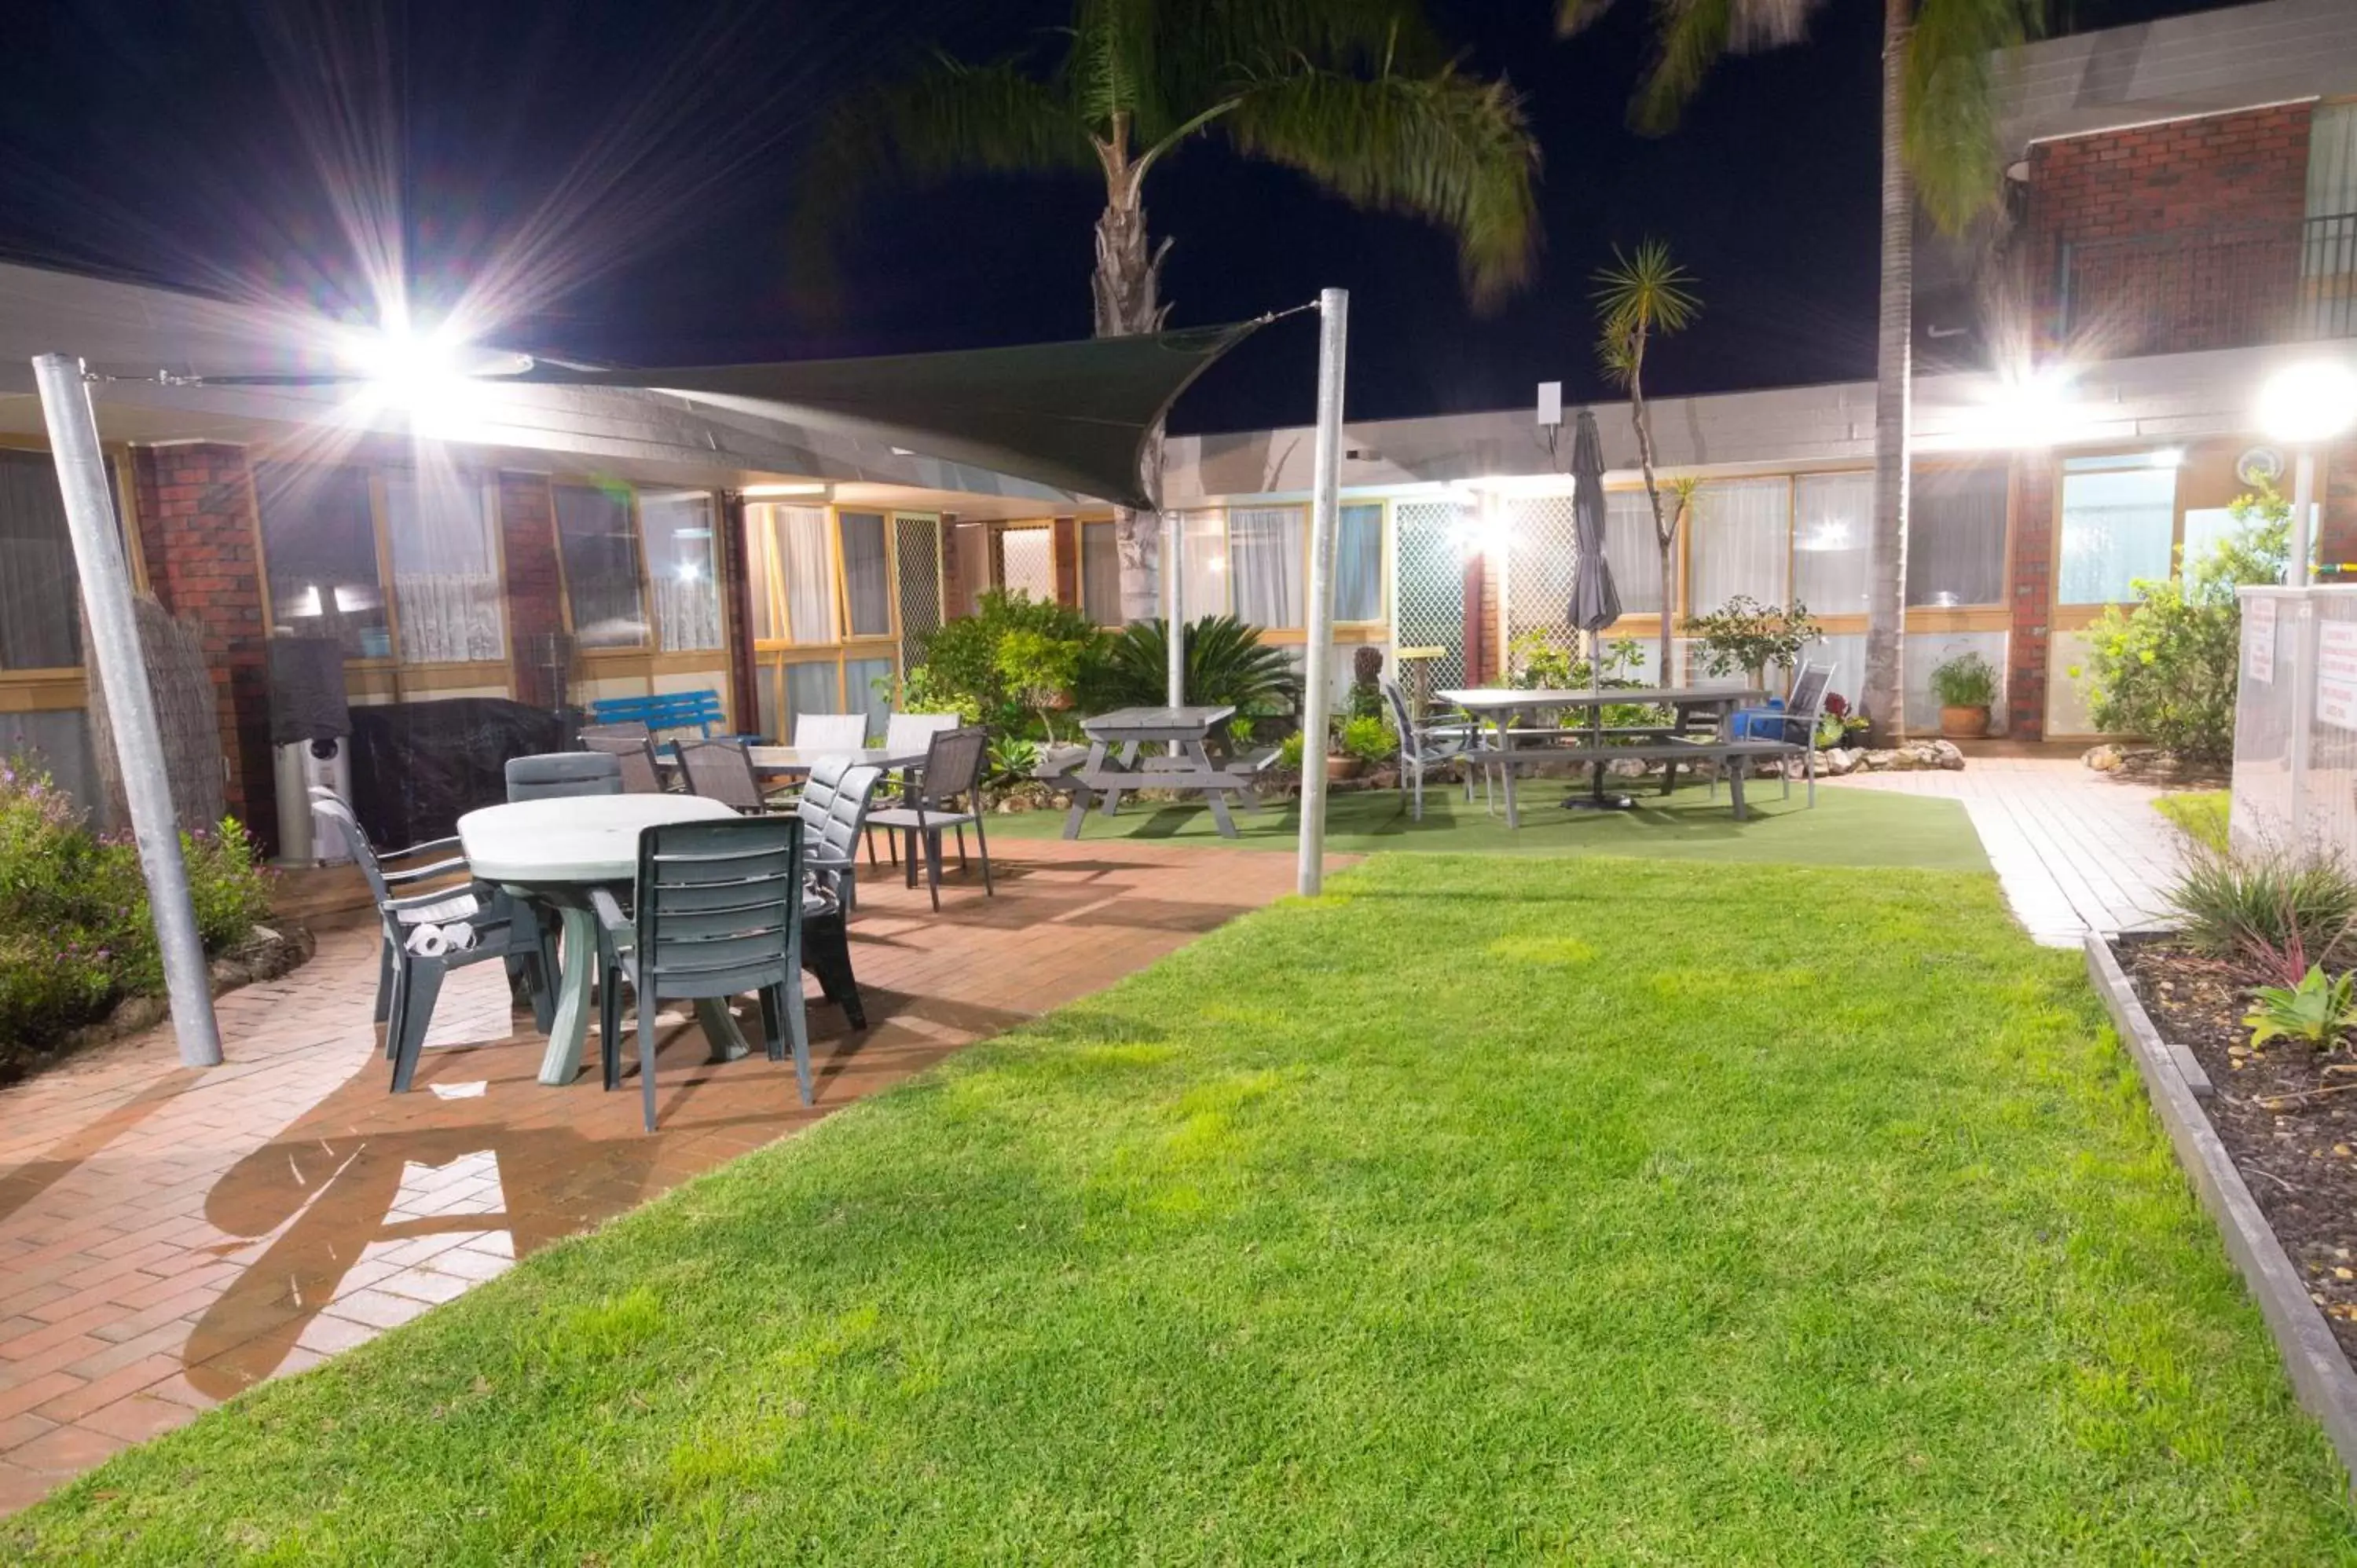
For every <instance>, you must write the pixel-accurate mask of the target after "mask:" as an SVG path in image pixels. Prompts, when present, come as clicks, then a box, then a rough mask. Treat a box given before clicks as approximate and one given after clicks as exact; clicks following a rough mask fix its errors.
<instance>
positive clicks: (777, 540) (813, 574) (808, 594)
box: [745, 506, 834, 642]
mask: <svg viewBox="0 0 2357 1568" xmlns="http://www.w3.org/2000/svg"><path fill="white" fill-rule="evenodd" d="M745 511H746V521H747V523H748V526H749V532H751V535H752V538H753V540H754V542H755V544H756V546H757V547H758V548H759V550H760V552H761V554H762V561H761V577H762V579H763V581H764V582H765V583H766V584H768V585H769V586H768V587H767V588H766V589H765V590H764V591H762V592H759V593H757V594H755V595H754V596H753V621H754V628H753V635H754V636H755V638H757V639H760V640H763V641H770V642H833V641H834V560H833V559H832V557H830V556H829V554H828V553H827V547H826V509H825V508H824V507H816V506H767V507H761V506H756V507H748V508H746V509H745ZM780 608H782V609H783V611H784V616H783V618H782V619H780V616H779V611H780Z"/></svg>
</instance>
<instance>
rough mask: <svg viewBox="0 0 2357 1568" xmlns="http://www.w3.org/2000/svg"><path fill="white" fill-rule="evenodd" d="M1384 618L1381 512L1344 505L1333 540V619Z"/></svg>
mask: <svg viewBox="0 0 2357 1568" xmlns="http://www.w3.org/2000/svg"><path fill="white" fill-rule="evenodd" d="M1334 618H1335V619H1336V620H1337V621H1371V620H1381V619H1382V618H1383V508H1382V507H1381V506H1380V505H1373V506H1346V507H1344V508H1343V509H1342V515H1341V518H1340V521H1339V524H1338V527H1337V532H1336V534H1335V539H1334Z"/></svg>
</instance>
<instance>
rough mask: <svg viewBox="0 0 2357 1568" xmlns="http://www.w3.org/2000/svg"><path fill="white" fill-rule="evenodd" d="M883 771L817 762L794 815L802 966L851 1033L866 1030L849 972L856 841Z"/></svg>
mask: <svg viewBox="0 0 2357 1568" xmlns="http://www.w3.org/2000/svg"><path fill="white" fill-rule="evenodd" d="M883 772H884V770H883V769H882V768H871V767H868V766H866V765H865V764H862V763H854V762H853V761H852V760H851V759H850V758H848V757H823V758H821V759H820V761H819V763H818V764H817V766H815V767H813V768H812V769H811V775H810V783H809V785H808V786H807V787H806V788H805V789H803V790H802V802H801V804H800V805H798V806H797V807H796V808H795V814H796V815H797V816H798V817H800V818H801V820H802V865H803V866H804V867H805V868H806V869H805V874H804V876H803V883H804V888H803V894H804V897H803V907H802V966H803V967H804V968H806V969H808V970H809V971H810V972H811V973H813V974H814V975H816V976H817V977H818V983H819V987H820V989H821V990H823V991H824V992H825V993H826V996H827V1000H828V1001H830V1002H834V1003H835V1004H838V1005H840V1006H841V1007H842V1008H843V1016H844V1019H845V1022H846V1023H848V1024H849V1025H850V1026H852V1027H853V1028H855V1029H864V1028H866V1027H867V1014H866V1008H865V1007H864V1006H863V1005H862V1004H861V1003H860V999H859V981H858V978H857V976H856V975H855V974H853V972H852V969H851V934H850V931H849V929H848V927H849V923H850V920H851V917H852V916H853V915H854V914H856V913H857V911H858V908H859V860H858V849H859V837H860V832H861V829H862V828H863V827H864V826H865V824H866V817H867V812H868V808H869V806H870V805H871V803H872V802H873V801H874V800H875V798H876V783H877V779H881V778H882V777H883Z"/></svg>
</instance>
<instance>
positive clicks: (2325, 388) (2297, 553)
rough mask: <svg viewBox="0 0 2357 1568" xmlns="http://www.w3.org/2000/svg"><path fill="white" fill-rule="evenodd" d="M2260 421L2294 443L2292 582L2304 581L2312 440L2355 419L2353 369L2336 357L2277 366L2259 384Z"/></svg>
mask: <svg viewBox="0 0 2357 1568" xmlns="http://www.w3.org/2000/svg"><path fill="white" fill-rule="evenodd" d="M2258 412H2259V427H2260V428H2261V429H2262V430H2265V431H2266V434H2267V435H2268V436H2269V437H2270V438H2271V439H2273V440H2276V441H2280V442H2282V443H2283V444H2284V445H2285V446H2290V447H2292V448H2294V451H2295V457H2294V461H2293V466H2292V487H2291V584H2292V585H2293V586H2294V587H2302V586H2305V585H2307V582H2308V558H2309V553H2310V548H2309V513H2310V512H2311V511H2312V510H2314V509H2315V499H2316V444H2317V443H2318V442H2320V441H2330V440H2332V439H2333V438H2335V437H2336V436H2339V435H2341V434H2343V433H2344V432H2346V431H2347V430H2348V429H2349V428H2350V426H2351V425H2352V424H2357V371H2352V370H2351V369H2350V368H2349V367H2348V366H2347V365H2346V364H2343V363H2341V362H2340V361H2339V360H2306V361H2304V362H2302V363H2300V364H2297V365H2291V366H2288V367H2287V368H2285V369H2283V370H2280V371H2276V373H2275V374H2274V375H2272V376H2270V377H2268V378H2267V384H2266V386H2264V387H2262V388H2261V389H2259V411H2258Z"/></svg>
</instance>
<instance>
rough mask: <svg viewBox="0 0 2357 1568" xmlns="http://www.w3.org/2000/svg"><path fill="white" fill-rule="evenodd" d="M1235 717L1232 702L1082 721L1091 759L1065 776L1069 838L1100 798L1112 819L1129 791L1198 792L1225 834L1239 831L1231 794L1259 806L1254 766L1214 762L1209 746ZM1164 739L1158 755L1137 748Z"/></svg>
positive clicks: (1123, 712)
mask: <svg viewBox="0 0 2357 1568" xmlns="http://www.w3.org/2000/svg"><path fill="white" fill-rule="evenodd" d="M1235 716H1236V710H1235V708H1234V707H1233V706H1232V705H1221V706H1213V707H1184V708H1120V709H1116V710H1115V711H1114V712H1113V713H1109V714H1097V715H1096V716H1095V717H1094V718H1087V719H1082V721H1081V731H1082V734H1084V735H1086V736H1088V737H1089V757H1088V760H1087V761H1086V762H1083V763H1082V764H1081V766H1080V767H1079V768H1077V769H1076V770H1074V771H1073V772H1071V773H1070V774H1067V775H1066V776H1065V779H1064V781H1065V782H1066V783H1069V784H1070V785H1071V790H1072V809H1071V811H1069V812H1067V813H1066V814H1065V817H1064V836H1065V837H1066V838H1068V839H1072V838H1078V837H1080V836H1081V826H1082V823H1084V822H1087V821H1088V816H1089V808H1090V807H1091V806H1092V805H1096V804H1098V803H1100V802H1102V803H1103V807H1104V814H1105V815H1106V816H1108V817H1110V816H1112V815H1114V812H1116V811H1119V810H1120V809H1121V796H1122V791H1123V790H1125V789H1179V790H1189V791H1196V792H1200V794H1201V795H1202V796H1203V797H1204V799H1205V800H1208V801H1210V803H1211V820H1212V821H1213V822H1217V823H1218V824H1219V828H1220V832H1221V833H1222V835H1223V836H1225V837H1228V838H1233V837H1235V836H1236V822H1235V819H1234V818H1233V817H1232V816H1230V815H1229V814H1228V797H1229V796H1230V795H1233V796H1236V797H1237V798H1238V799H1239V800H1243V803H1244V807H1245V809H1246V810H1248V811H1258V810H1259V809H1260V797H1259V796H1257V795H1255V794H1254V793H1253V775H1252V772H1251V770H1250V769H1248V768H1242V769H1240V768H1238V767H1237V766H1236V765H1234V764H1224V765H1223V764H1222V763H1219V762H1215V761H1213V760H1212V758H1211V753H1210V752H1209V751H1208V750H1207V749H1206V748H1205V742H1206V741H1208V740H1209V739H1210V738H1211V732H1212V731H1213V730H1214V729H1216V728H1218V727H1219V726H1220V725H1223V724H1225V723H1227V722H1228V721H1229V720H1230V719H1232V718H1233V717H1235ZM1154 745H1160V746H1165V747H1167V748H1168V751H1167V754H1166V755H1164V756H1161V757H1140V756H1139V755H1138V752H1139V748H1140V747H1142V746H1154Z"/></svg>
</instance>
